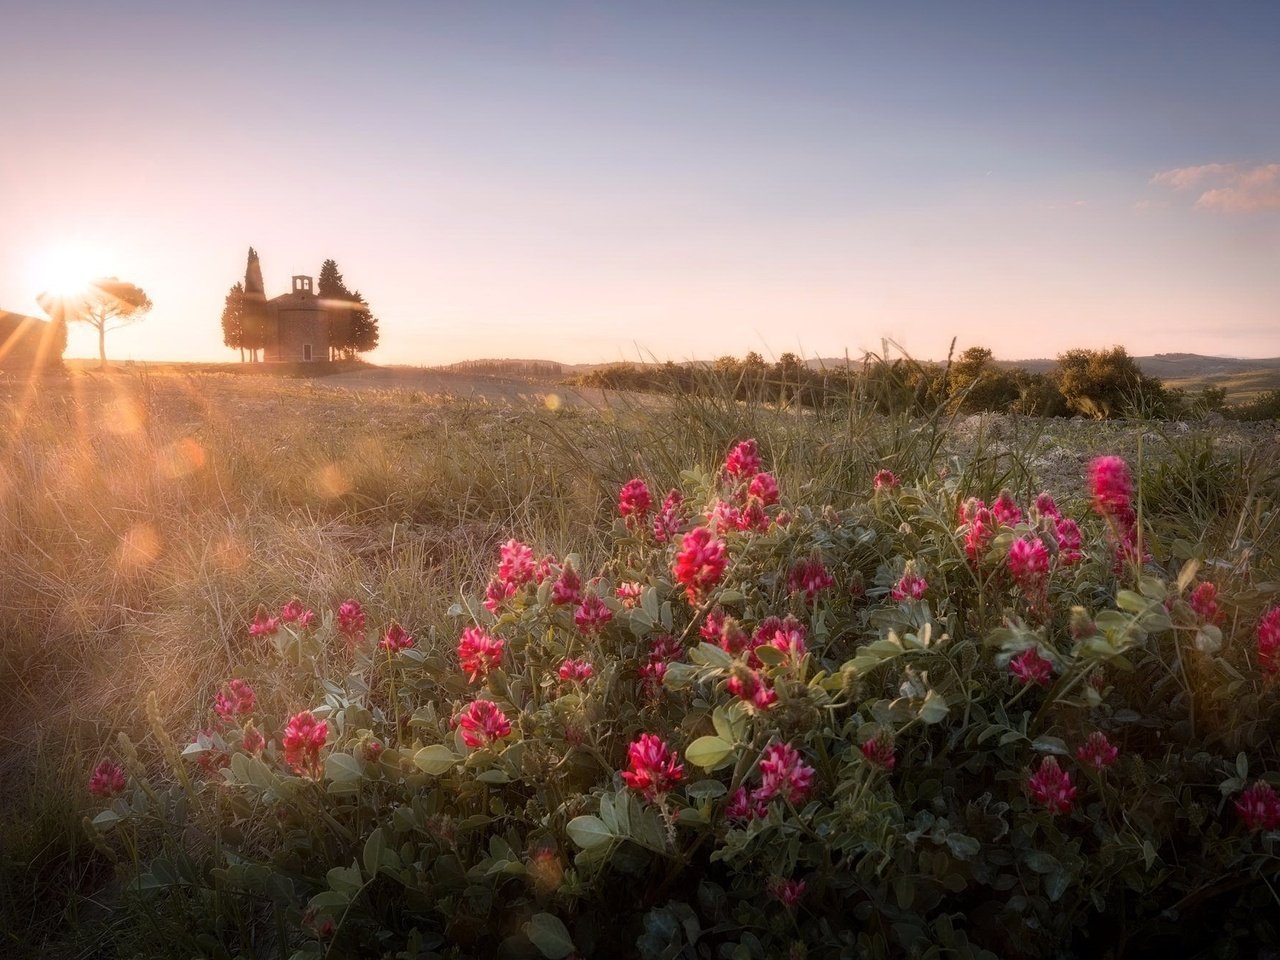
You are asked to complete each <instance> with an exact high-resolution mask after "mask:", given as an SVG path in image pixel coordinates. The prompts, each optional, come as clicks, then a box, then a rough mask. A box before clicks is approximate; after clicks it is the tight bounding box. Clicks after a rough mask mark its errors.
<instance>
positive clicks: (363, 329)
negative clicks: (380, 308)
mask: <svg viewBox="0 0 1280 960" xmlns="http://www.w3.org/2000/svg"><path fill="white" fill-rule="evenodd" d="M351 299H352V301H353V302H354V303H355V304H356V308H355V310H353V311H352V313H351V351H352V352H353V353H368V352H369V351H370V350H374V349H376V348H377V346H378V318H377V317H375V316H374V315H373V313H372V312H370V310H369V302H368V301H367V300H365V298H364V297H363V296H361V295H360V291H359V290H357V291H356V292H355V293H353V294H352V295H351Z"/></svg>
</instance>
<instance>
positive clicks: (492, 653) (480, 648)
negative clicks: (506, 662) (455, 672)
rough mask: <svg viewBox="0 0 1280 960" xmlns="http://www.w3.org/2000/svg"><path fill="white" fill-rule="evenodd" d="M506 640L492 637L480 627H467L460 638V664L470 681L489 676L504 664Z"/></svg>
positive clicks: (473, 681)
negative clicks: (503, 654) (503, 655)
mask: <svg viewBox="0 0 1280 960" xmlns="http://www.w3.org/2000/svg"><path fill="white" fill-rule="evenodd" d="M506 646H507V644H506V641H504V640H502V639H500V638H498V637H491V636H489V634H487V633H486V632H485V631H484V630H483V629H482V628H480V627H467V629H465V630H463V631H462V636H461V637H460V638H459V639H458V665H459V666H461V667H462V672H463V673H465V674H466V675H467V681H468V682H469V683H475V682H476V680H477V679H480V678H482V677H487V676H488V675H489V672H490V671H491V670H496V669H498V667H499V666H500V665H501V664H502V652H503V650H505V649H506Z"/></svg>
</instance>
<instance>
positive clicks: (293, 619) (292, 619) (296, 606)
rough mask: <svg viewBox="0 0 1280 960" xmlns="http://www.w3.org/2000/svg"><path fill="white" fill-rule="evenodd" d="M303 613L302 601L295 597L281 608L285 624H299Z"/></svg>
mask: <svg viewBox="0 0 1280 960" xmlns="http://www.w3.org/2000/svg"><path fill="white" fill-rule="evenodd" d="M303 612H304V611H303V609H302V601H301V600H299V599H297V598H296V597H295V598H294V599H292V600H290V601H289V602H288V603H286V604H285V605H284V606H283V607H281V608H280V619H281V620H283V621H284V622H285V623H297V622H298V620H300V619H301V618H302V614H303Z"/></svg>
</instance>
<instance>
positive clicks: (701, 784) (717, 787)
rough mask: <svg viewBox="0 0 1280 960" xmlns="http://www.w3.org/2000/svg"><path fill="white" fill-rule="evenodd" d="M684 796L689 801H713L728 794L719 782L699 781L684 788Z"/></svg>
mask: <svg viewBox="0 0 1280 960" xmlns="http://www.w3.org/2000/svg"><path fill="white" fill-rule="evenodd" d="M684 792H685V796H687V797H689V798H690V799H691V800H714V799H716V798H717V797H723V796H724V795H725V794H726V793H728V792H729V788H728V787H726V786H725V785H724V784H723V783H721V782H720V781H719V780H699V781H697V782H696V783H691V784H689V786H687V787H685V788H684Z"/></svg>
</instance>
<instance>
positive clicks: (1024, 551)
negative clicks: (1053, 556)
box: [1008, 537, 1049, 596]
mask: <svg viewBox="0 0 1280 960" xmlns="http://www.w3.org/2000/svg"><path fill="white" fill-rule="evenodd" d="M1008 562H1009V573H1010V574H1012V576H1013V579H1014V581H1015V582H1016V583H1017V584H1018V586H1019V587H1021V588H1022V592H1023V593H1026V594H1033V595H1036V596H1039V595H1040V594H1041V593H1042V592H1043V590H1044V588H1045V586H1046V583H1045V581H1046V579H1047V578H1048V576H1049V551H1048V549H1047V548H1046V547H1045V545H1044V541H1043V540H1041V539H1040V538H1039V537H1020V538H1019V539H1017V540H1015V541H1013V544H1012V545H1011V546H1010V547H1009V561H1008Z"/></svg>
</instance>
